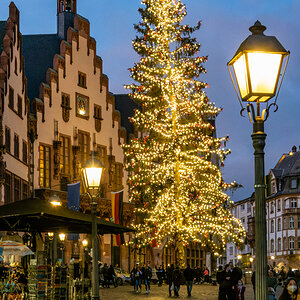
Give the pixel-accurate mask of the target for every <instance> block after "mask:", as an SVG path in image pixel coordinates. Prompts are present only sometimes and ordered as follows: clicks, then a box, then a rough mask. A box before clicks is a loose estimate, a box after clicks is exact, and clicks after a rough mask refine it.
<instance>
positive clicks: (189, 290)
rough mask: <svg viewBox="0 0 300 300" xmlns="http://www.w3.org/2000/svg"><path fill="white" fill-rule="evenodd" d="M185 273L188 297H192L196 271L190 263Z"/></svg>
mask: <svg viewBox="0 0 300 300" xmlns="http://www.w3.org/2000/svg"><path fill="white" fill-rule="evenodd" d="M183 274H184V278H185V282H186V289H187V294H188V297H191V295H192V288H193V280H194V277H195V272H194V270H193V269H191V267H190V265H189V264H188V265H187V268H186V269H185V270H184V273H183Z"/></svg>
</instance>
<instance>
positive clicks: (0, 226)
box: [0, 198, 133, 234]
mask: <svg viewBox="0 0 300 300" xmlns="http://www.w3.org/2000/svg"><path fill="white" fill-rule="evenodd" d="M96 222H97V227H98V233H99V234H106V233H114V234H116V233H121V232H129V231H133V230H132V229H129V228H127V227H124V226H121V225H117V224H114V223H112V222H108V221H104V220H102V219H100V218H98V217H97V218H96ZM91 224H92V216H91V215H88V214H84V213H81V212H78V211H74V210H71V209H68V208H65V207H54V206H52V205H51V204H50V203H49V202H48V201H45V200H42V199H39V198H28V199H25V200H22V201H17V202H14V203H10V204H6V205H3V206H1V207H0V230H1V231H21V232H30V231H36V232H49V231H51V232H62V231H63V232H66V233H91V227H92V225H91Z"/></svg>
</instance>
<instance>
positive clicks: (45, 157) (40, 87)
mask: <svg viewBox="0 0 300 300" xmlns="http://www.w3.org/2000/svg"><path fill="white" fill-rule="evenodd" d="M76 7H77V3H76V0H58V1H57V32H56V33H53V34H42V33H41V34H35V35H22V34H21V33H20V31H19V11H18V9H17V7H16V6H15V4H14V3H13V2H12V3H11V4H10V6H9V18H8V19H7V21H1V22H0V43H1V45H2V47H1V51H2V52H1V59H0V91H1V112H0V113H1V118H0V122H1V126H0V130H1V137H2V138H1V139H0V179H1V183H2V186H1V199H0V201H1V204H6V203H10V202H14V201H18V200H21V199H25V198H27V197H28V196H29V195H30V196H32V197H33V196H36V197H39V198H42V199H46V200H47V199H49V197H51V196H52V195H54V194H57V195H59V197H60V198H61V200H62V201H63V203H64V205H66V206H67V184H70V183H75V182H78V181H80V178H81V177H80V172H81V167H82V166H83V164H84V163H85V162H86V160H87V159H88V158H89V157H90V154H91V153H92V152H93V151H95V152H96V153H97V155H98V158H99V159H100V160H101V161H102V163H103V164H104V166H105V169H104V173H103V176H102V186H101V200H100V201H99V205H98V216H100V217H101V218H103V219H106V220H112V203H111V198H112V194H111V193H112V192H117V191H123V201H124V205H123V225H128V224H129V222H130V221H131V219H132V217H133V205H131V204H129V203H128V188H127V187H126V180H127V174H126V172H125V171H124V169H123V161H124V157H123V151H122V147H121V144H122V143H126V139H127V136H126V130H125V129H124V128H122V127H121V116H120V113H119V112H118V111H117V110H116V109H115V99H114V96H113V95H112V94H111V93H110V92H109V88H108V77H107V76H106V75H105V74H104V73H103V66H102V59H101V57H99V56H98V55H97V54H96V41H95V39H94V38H92V37H91V36H90V23H89V21H88V20H87V19H85V18H84V17H82V16H80V15H79V14H77V10H76ZM53 17H54V16H53ZM82 192H83V190H82ZM32 201H34V199H33V200H32ZM80 210H81V211H83V212H86V213H89V212H90V203H89V199H88V198H87V197H84V196H81V201H80ZM81 238H83V237H81ZM125 239H127V240H128V239H129V235H127V234H126V235H125ZM99 240H100V259H101V260H102V261H104V262H107V263H109V264H110V263H114V264H118V265H121V266H122V267H123V268H124V269H128V268H129V266H130V263H131V265H132V264H133V259H134V257H133V252H130V249H129V248H128V247H125V246H124V245H122V246H119V247H115V246H113V245H112V243H111V241H112V240H113V239H112V237H111V235H104V236H103V237H99ZM80 243H81V240H80V239H79V240H70V241H66V242H65V247H66V251H64V255H65V261H69V260H70V259H71V258H72V257H73V258H79V256H81V255H82V253H80V251H81V250H80V249H82V247H81V245H80ZM89 246H91V243H89ZM112 256H113V257H112ZM131 260H132V262H131Z"/></svg>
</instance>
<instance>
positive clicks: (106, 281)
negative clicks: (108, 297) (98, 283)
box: [102, 263, 109, 288]
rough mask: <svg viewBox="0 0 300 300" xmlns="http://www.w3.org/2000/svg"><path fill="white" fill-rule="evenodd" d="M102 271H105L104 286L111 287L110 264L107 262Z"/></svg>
mask: <svg viewBox="0 0 300 300" xmlns="http://www.w3.org/2000/svg"><path fill="white" fill-rule="evenodd" d="M102 273H103V278H104V280H103V287H104V288H105V287H107V288H109V274H108V266H107V264H106V263H105V264H104V266H103V268H102Z"/></svg>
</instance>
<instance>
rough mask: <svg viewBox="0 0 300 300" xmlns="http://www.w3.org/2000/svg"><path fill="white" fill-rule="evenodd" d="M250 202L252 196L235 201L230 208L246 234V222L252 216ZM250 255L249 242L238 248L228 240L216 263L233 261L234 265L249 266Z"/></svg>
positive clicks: (251, 201)
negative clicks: (221, 255)
mask: <svg viewBox="0 0 300 300" xmlns="http://www.w3.org/2000/svg"><path fill="white" fill-rule="evenodd" d="M252 203H253V196H251V197H249V198H246V199H243V200H240V201H237V202H235V203H234V204H233V206H232V208H231V213H232V215H233V216H234V217H235V218H237V219H239V220H240V221H241V222H242V224H243V226H244V228H245V230H246V232H247V234H248V222H249V220H250V219H251V218H252V216H253V208H252ZM252 255H253V253H252V248H251V246H250V244H249V243H245V245H244V246H243V247H242V248H238V247H236V246H235V245H234V244H233V243H232V242H230V243H227V245H226V253H225V254H224V255H223V257H220V258H218V264H219V265H225V264H228V263H229V262H233V265H234V266H240V267H243V268H250V267H251V260H250V258H251V257H252Z"/></svg>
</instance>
